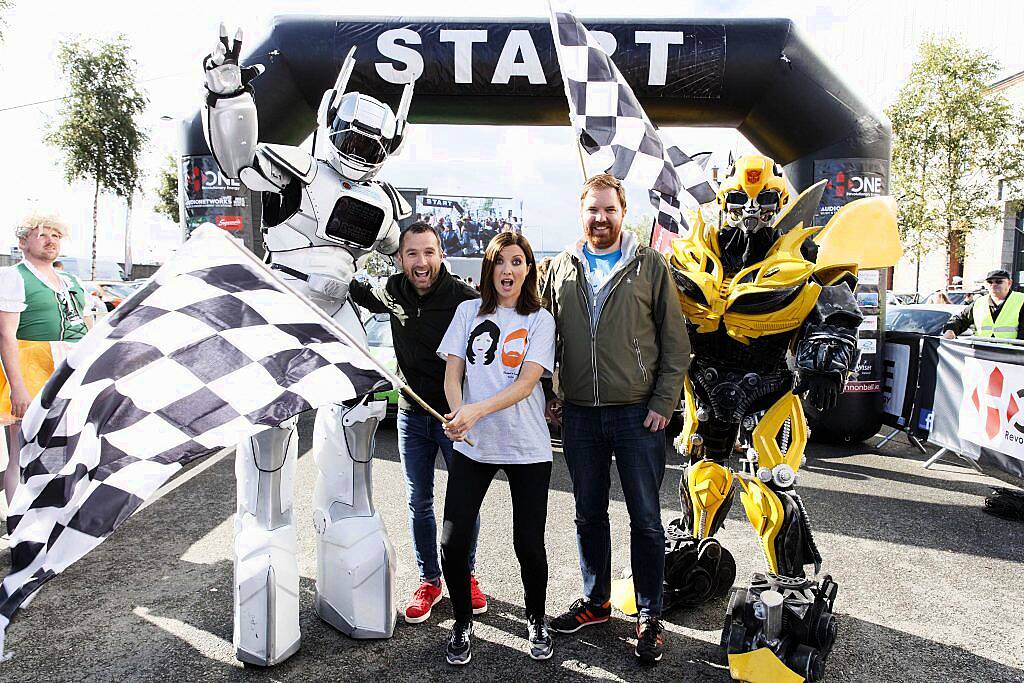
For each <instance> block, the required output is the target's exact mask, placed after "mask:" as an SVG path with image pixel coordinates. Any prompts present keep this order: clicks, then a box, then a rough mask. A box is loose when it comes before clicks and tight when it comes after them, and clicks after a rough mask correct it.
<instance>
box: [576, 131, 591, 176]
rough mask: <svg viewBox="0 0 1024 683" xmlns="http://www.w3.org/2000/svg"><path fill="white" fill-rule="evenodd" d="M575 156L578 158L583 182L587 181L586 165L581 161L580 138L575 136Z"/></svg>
mask: <svg viewBox="0 0 1024 683" xmlns="http://www.w3.org/2000/svg"><path fill="white" fill-rule="evenodd" d="M576 156H578V157H579V160H580V170H581V171H583V182H587V180H588V178H589V176H587V165H586V164H584V163H583V145H581V144H580V139H579V138H576Z"/></svg>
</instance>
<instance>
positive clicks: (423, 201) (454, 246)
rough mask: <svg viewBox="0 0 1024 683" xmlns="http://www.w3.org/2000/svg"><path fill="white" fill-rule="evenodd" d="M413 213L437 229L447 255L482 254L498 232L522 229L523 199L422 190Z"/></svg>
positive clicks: (476, 256) (418, 219)
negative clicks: (465, 195) (461, 195)
mask: <svg viewBox="0 0 1024 683" xmlns="http://www.w3.org/2000/svg"><path fill="white" fill-rule="evenodd" d="M413 217H414V218H415V219H416V220H417V221H422V222H424V223H427V224H429V225H432V226H434V227H435V228H436V229H437V232H438V233H439V234H440V235H441V247H442V248H443V249H444V253H445V256H456V257H457V256H469V257H475V258H481V257H482V256H483V255H484V250H485V249H486V248H487V243H488V242H490V241H491V239H492V238H493V237H494V236H495V235H497V234H498V233H499V232H516V233H519V234H522V232H523V202H522V200H520V199H512V198H509V197H456V196H450V195H427V194H421V195H417V196H416V211H415V213H414V214H413Z"/></svg>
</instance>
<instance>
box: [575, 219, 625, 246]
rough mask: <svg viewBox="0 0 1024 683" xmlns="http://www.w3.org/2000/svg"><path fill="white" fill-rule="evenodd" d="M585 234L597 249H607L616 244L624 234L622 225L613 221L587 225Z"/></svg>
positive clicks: (584, 227) (584, 230) (584, 228)
mask: <svg viewBox="0 0 1024 683" xmlns="http://www.w3.org/2000/svg"><path fill="white" fill-rule="evenodd" d="M583 234H584V236H585V237H586V238H587V241H588V242H589V243H590V244H591V245H592V246H593V247H594V248H595V249H607V248H609V247H611V246H613V245H614V244H615V242H616V241H617V240H618V239H619V235H621V234H622V224H621V223H614V222H612V221H603V222H601V223H593V224H591V223H587V224H585V225H584V226H583Z"/></svg>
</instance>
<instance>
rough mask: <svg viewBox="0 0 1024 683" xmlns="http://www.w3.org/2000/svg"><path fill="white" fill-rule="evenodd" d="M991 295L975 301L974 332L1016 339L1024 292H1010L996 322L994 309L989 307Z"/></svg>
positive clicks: (984, 335)
mask: <svg viewBox="0 0 1024 683" xmlns="http://www.w3.org/2000/svg"><path fill="white" fill-rule="evenodd" d="M990 296H991V294H986V295H985V296H982V297H978V299H977V301H975V302H974V334H975V335H977V336H979V337H996V338H997V339H1016V338H1017V321H1018V320H1020V309H1021V308H1024V294H1021V293H1020V292H1010V295H1009V296H1008V297H1006V301H1004V302H1003V307H1002V308H1001V309H1000V310H999V315H998V316H997V317H996V319H995V321H994V322H993V320H992V311H990V310H989V307H988V302H989V297H990Z"/></svg>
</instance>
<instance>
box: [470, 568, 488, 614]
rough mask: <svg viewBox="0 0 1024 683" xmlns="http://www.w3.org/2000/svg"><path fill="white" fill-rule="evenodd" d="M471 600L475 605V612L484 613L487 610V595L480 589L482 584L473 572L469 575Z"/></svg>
mask: <svg viewBox="0 0 1024 683" xmlns="http://www.w3.org/2000/svg"><path fill="white" fill-rule="evenodd" d="M469 600H470V604H472V605H473V614H483V613H484V612H486V611H487V596H486V595H484V593H483V591H482V590H480V584H478V583H477V582H476V576H474V575H472V574H470V575H469Z"/></svg>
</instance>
